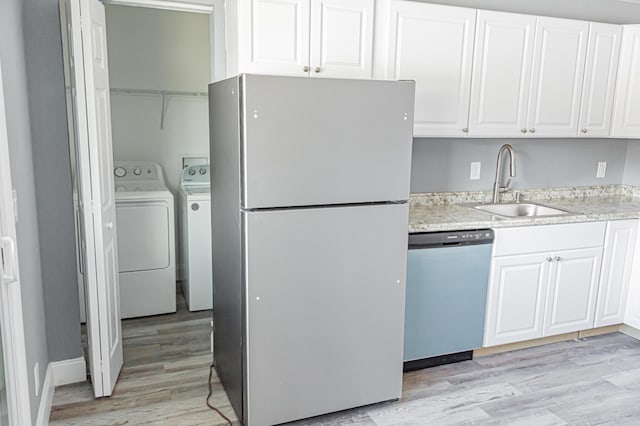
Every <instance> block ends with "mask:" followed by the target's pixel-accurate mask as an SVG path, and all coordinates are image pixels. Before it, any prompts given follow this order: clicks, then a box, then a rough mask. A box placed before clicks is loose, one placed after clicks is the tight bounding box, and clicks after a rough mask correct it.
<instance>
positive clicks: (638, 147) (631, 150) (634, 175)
mask: <svg viewBox="0 0 640 426" xmlns="http://www.w3.org/2000/svg"><path fill="white" fill-rule="evenodd" d="M622 181H623V183H625V184H627V185H635V186H640V141H637V140H634V141H629V143H628V146H627V158H626V162H625V166H624V177H623V179H622Z"/></svg>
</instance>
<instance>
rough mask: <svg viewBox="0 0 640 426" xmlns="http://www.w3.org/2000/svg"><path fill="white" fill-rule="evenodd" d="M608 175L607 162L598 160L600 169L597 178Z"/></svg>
mask: <svg viewBox="0 0 640 426" xmlns="http://www.w3.org/2000/svg"><path fill="white" fill-rule="evenodd" d="M606 175H607V162H606V161H598V171H597V172H596V178H603V177H605V176H606Z"/></svg>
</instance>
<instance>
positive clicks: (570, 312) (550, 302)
mask: <svg viewBox="0 0 640 426" xmlns="http://www.w3.org/2000/svg"><path fill="white" fill-rule="evenodd" d="M551 257H552V258H553V260H552V262H551V264H552V265H553V267H552V269H551V274H550V279H549V291H548V295H547V307H546V315H545V316H546V318H545V321H544V336H552V335H554V334H562V333H570V332H572V331H579V330H586V329H589V328H593V320H594V316H595V310H596V309H595V308H596V292H597V289H598V279H599V277H600V263H601V261H602V248H601V247H597V248H588V249H578V250H565V251H558V252H555V253H553V254H552V256H551Z"/></svg>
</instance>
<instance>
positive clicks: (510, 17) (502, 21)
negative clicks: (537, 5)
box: [469, 10, 537, 136]
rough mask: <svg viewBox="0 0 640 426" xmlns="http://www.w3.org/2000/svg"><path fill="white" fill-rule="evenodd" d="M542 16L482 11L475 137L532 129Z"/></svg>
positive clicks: (473, 107) (474, 98) (474, 107)
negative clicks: (533, 85)
mask: <svg viewBox="0 0 640 426" xmlns="http://www.w3.org/2000/svg"><path fill="white" fill-rule="evenodd" d="M536 19H537V18H536V17H535V16H530V15H519V14H514V13H503V12H489V11H484V10H480V11H478V24H477V35H476V48H475V56H474V60H473V62H474V65H473V68H474V72H473V81H472V85H471V87H472V88H471V111H470V115H469V133H470V135H472V136H519V135H521V134H522V133H526V125H527V106H528V102H529V83H530V81H531V61H532V58H533V42H534V33H535V26H536ZM521 132H522V133H521Z"/></svg>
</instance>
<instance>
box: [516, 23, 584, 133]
mask: <svg viewBox="0 0 640 426" xmlns="http://www.w3.org/2000/svg"><path fill="white" fill-rule="evenodd" d="M588 32H589V23H588V22H584V21H573V20H568V19H559V18H544V17H540V18H538V23H537V25H536V42H535V50H534V55H533V70H532V74H531V92H530V96H529V108H528V119H527V127H528V131H529V134H530V135H531V134H533V135H535V136H576V134H577V131H578V119H579V117H580V98H581V96H582V83H583V79H584V65H585V57H586V49H587V35H588Z"/></svg>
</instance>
